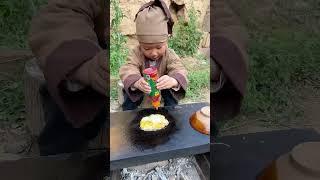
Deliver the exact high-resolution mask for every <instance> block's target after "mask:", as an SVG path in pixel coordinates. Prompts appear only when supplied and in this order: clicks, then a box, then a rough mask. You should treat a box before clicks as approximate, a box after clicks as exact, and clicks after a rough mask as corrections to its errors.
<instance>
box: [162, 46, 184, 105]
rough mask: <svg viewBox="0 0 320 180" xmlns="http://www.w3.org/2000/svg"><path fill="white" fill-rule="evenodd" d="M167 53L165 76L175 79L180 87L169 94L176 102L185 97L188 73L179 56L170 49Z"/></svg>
mask: <svg viewBox="0 0 320 180" xmlns="http://www.w3.org/2000/svg"><path fill="white" fill-rule="evenodd" d="M168 53H169V56H168V60H167V74H168V76H170V77H173V78H175V79H176V80H177V81H178V83H179V84H180V86H181V88H180V89H179V90H178V91H175V90H171V91H170V92H171V93H172V95H173V97H175V98H176V99H177V100H180V99H183V98H184V97H185V95H186V90H187V86H188V78H187V74H188V73H187V70H186V69H185V67H184V66H183V64H182V62H181V59H180V58H179V56H178V55H177V54H176V53H175V52H174V51H173V50H172V49H169V51H168Z"/></svg>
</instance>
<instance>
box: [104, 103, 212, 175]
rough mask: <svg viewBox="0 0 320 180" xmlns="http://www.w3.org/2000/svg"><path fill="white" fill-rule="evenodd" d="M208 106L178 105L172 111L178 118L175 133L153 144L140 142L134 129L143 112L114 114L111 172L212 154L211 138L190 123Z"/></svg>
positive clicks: (170, 111) (112, 117)
mask: <svg viewBox="0 0 320 180" xmlns="http://www.w3.org/2000/svg"><path fill="white" fill-rule="evenodd" d="M207 105H208V104H207V103H194V104H185V105H178V106H176V107H175V108H168V107H167V108H164V109H165V110H168V113H169V114H170V116H171V117H173V118H174V119H175V127H174V130H173V131H172V132H171V133H169V134H168V135H167V136H165V137H167V138H162V139H161V138H160V139H161V140H167V141H164V142H163V141H161V140H160V141H159V143H158V144H157V143H155V144H153V145H149V144H141V143H136V142H135V141H134V140H133V138H132V137H133V136H134V135H133V134H132V132H131V129H130V122H132V121H133V120H134V118H135V117H136V116H137V113H138V112H139V111H141V109H140V110H134V111H125V112H116V113H111V117H110V169H111V170H115V169H120V168H124V167H130V166H135V165H140V164H145V163H150V162H155V161H161V160H166V159H170V158H176V157H181V156H188V155H194V154H201V153H206V152H209V150H210V146H209V144H210V139H209V138H210V137H209V136H207V135H204V134H201V133H199V132H197V131H195V130H194V129H193V128H192V127H191V126H190V124H189V117H190V116H191V115H192V114H193V113H194V112H196V111H197V110H199V109H201V108H202V107H204V106H207Z"/></svg>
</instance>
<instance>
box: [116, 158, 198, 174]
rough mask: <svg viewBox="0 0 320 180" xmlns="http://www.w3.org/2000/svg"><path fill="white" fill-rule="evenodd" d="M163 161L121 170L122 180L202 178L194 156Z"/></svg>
mask: <svg viewBox="0 0 320 180" xmlns="http://www.w3.org/2000/svg"><path fill="white" fill-rule="evenodd" d="M165 162H166V163H164V161H162V163H158V164H157V163H153V167H152V168H150V166H152V165H150V164H149V165H148V164H147V165H142V166H136V167H130V168H124V169H122V170H121V179H122V180H200V176H199V174H198V171H197V169H196V160H195V158H194V157H193V156H192V157H185V158H176V159H170V160H168V161H165Z"/></svg>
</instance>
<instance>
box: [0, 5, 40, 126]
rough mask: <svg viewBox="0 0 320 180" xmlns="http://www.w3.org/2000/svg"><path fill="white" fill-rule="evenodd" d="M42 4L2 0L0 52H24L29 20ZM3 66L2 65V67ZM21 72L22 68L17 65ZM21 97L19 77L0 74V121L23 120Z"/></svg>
mask: <svg viewBox="0 0 320 180" xmlns="http://www.w3.org/2000/svg"><path fill="white" fill-rule="evenodd" d="M45 3H46V0H26V1H23V0H2V1H1V2H0V48H12V49H16V48H17V49H19V48H23V49H27V48H28V44H27V33H28V29H29V25H30V21H31V17H32V16H33V15H34V14H35V13H36V11H37V9H38V8H39V6H40V5H42V4H45ZM4 65H5V64H4ZM17 66H18V67H17V69H19V72H21V71H20V70H22V68H23V67H24V66H23V64H17ZM24 108H25V107H24V95H23V84H22V76H21V73H18V72H1V74H0V121H10V122H17V121H21V120H23V119H24V116H25V109H24Z"/></svg>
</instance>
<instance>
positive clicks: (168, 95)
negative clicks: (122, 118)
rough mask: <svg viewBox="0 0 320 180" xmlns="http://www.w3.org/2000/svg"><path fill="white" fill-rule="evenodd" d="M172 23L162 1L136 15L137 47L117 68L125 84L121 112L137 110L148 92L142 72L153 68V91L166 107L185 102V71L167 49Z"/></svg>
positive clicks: (147, 85) (148, 88)
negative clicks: (159, 96) (155, 77)
mask: <svg viewBox="0 0 320 180" xmlns="http://www.w3.org/2000/svg"><path fill="white" fill-rule="evenodd" d="M171 28H172V19H171V16H170V13H169V11H168V8H167V7H166V5H165V4H164V3H163V2H162V1H154V2H151V3H148V4H146V5H144V6H143V7H142V8H141V9H140V10H139V12H138V13H137V15H136V34H137V38H138V41H139V45H138V46H137V47H136V48H134V49H133V50H132V52H131V53H130V55H129V56H128V59H127V62H126V64H124V65H123V66H122V67H121V68H120V72H119V74H120V78H121V80H122V82H123V84H124V91H123V92H124V103H123V105H122V108H123V110H132V109H136V108H137V107H138V106H139V105H140V104H141V103H142V100H143V98H144V95H148V94H149V93H150V91H151V88H150V86H149V84H148V83H147V82H146V81H145V79H144V78H143V75H142V72H143V70H144V69H146V68H149V67H156V68H157V71H158V76H159V79H158V80H157V84H156V87H157V89H159V90H160V91H161V98H162V99H163V100H164V105H165V106H173V105H176V104H177V103H178V100H180V99H182V98H184V96H185V93H186V88H187V71H186V69H185V68H184V66H183V64H182V63H181V60H180V58H179V57H178V56H177V55H176V54H175V52H174V51H173V50H171V49H169V48H168V35H169V33H171V32H172V29H171Z"/></svg>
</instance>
